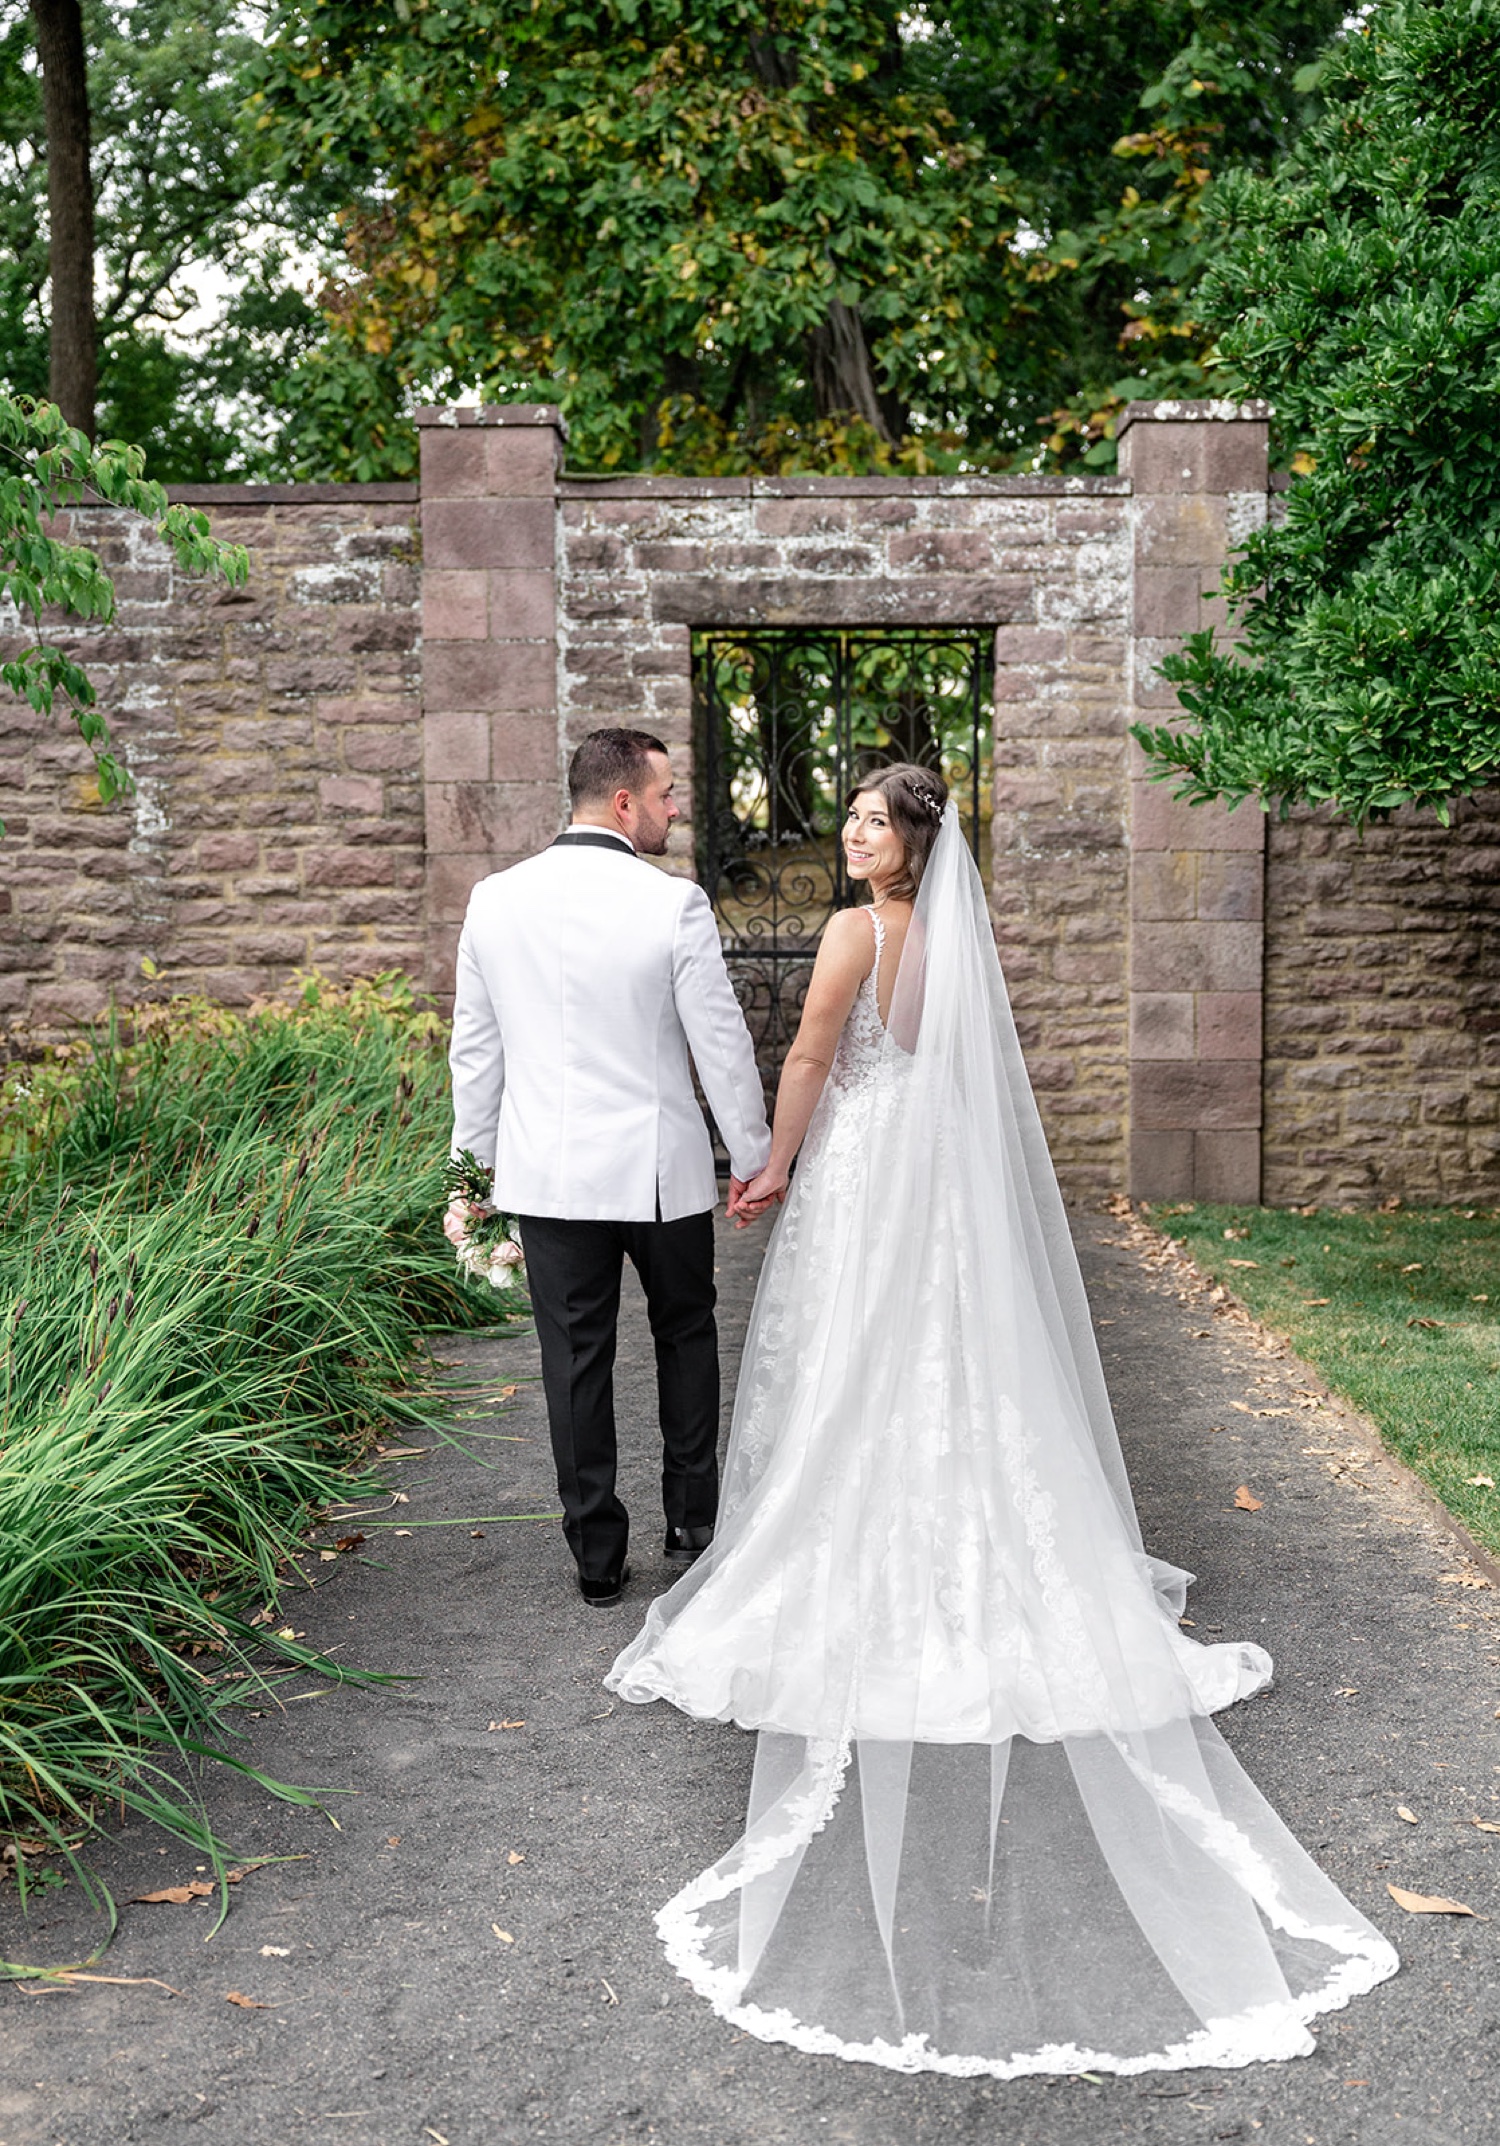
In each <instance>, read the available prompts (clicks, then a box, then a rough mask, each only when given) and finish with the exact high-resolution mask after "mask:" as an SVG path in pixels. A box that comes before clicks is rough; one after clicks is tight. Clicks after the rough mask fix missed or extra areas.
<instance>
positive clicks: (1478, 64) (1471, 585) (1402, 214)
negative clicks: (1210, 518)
mask: <svg viewBox="0 0 1500 2146" xmlns="http://www.w3.org/2000/svg"><path fill="white" fill-rule="evenodd" d="M1321 86H1322V90H1323V95H1324V99H1325V109H1324V111H1323V113H1322V114H1321V116H1320V117H1319V118H1318V119H1317V120H1316V122H1315V123H1314V124H1313V125H1312V127H1311V128H1310V129H1309V130H1308V132H1307V133H1306V134H1305V135H1304V136H1303V138H1302V140H1301V142H1300V144H1299V145H1298V147H1297V149H1296V150H1295V151H1294V152H1293V154H1292V156H1291V158H1290V160H1289V161H1288V162H1287V163H1286V164H1284V165H1283V166H1282V167H1281V168H1280V169H1279V170H1278V171H1277V173H1276V175H1275V176H1274V178H1271V179H1264V178H1257V177H1255V176H1253V175H1250V174H1246V173H1233V174H1229V175H1227V176H1226V177H1225V178H1224V179H1223V180H1222V181H1221V182H1220V184H1219V185H1218V187H1217V188H1216V190H1215V194H1214V197H1213V208H1212V214H1213V217H1214V219H1215V225H1216V231H1217V248H1218V250H1217V253H1216V257H1215V259H1214V262H1213V264H1212V266H1211V268H1210V270H1209V272H1208V275H1207V277H1206V279H1205V281H1204V285H1203V289H1202V292H1201V294H1200V303H1201V305H1202V308H1203V311H1204V314H1205V317H1206V318H1207V319H1209V320H1210V321H1212V322H1214V323H1216V324H1217V326H1218V329H1219V333H1220V341H1221V348H1222V352H1223V356H1224V359H1225V361H1226V366H1227V368H1228V370H1229V379H1228V382H1227V384H1228V386H1229V387H1230V388H1231V390H1232V391H1237V392H1239V393H1241V394H1246V395H1259V396H1265V397H1267V398H1269V400H1270V402H1271V403H1272V405H1273V407H1274V410H1275V433H1276V440H1277V445H1278V451H1279V454H1280V457H1281V459H1282V460H1283V462H1284V463H1286V464H1288V465H1289V466H1290V468H1291V470H1292V471H1293V472H1294V474H1295V482H1294V483H1293V485H1292V488H1291V490H1290V491H1289V493H1288V494H1287V498H1286V514H1285V519H1284V521H1283V522H1281V523H1280V524H1279V525H1278V526H1272V527H1270V528H1267V529H1265V530H1264V531H1261V532H1259V533H1258V534H1256V535H1255V536H1254V537H1252V538H1251V539H1250V541H1249V542H1248V543H1247V544H1246V546H1245V547H1244V549H1243V551H1242V552H1241V554H1240V555H1239V556H1238V557H1237V558H1236V559H1235V561H1234V562H1233V563H1232V564H1231V566H1230V568H1229V569H1228V570H1227V572H1226V576H1225V588H1226V593H1227V595H1228V597H1229V600H1230V604H1231V608H1232V611H1233V613H1234V614H1235V616H1236V619H1237V623H1238V626H1239V631H1240V636H1241V637H1240V640H1239V642H1238V645H1237V646H1234V647H1230V648H1224V647H1220V646H1218V645H1217V644H1216V642H1215V639H1214V637H1213V635H1211V634H1199V635H1195V636H1193V637H1191V639H1190V641H1189V643H1188V647H1187V652H1186V654H1184V655H1183V656H1180V657H1177V658H1174V659H1172V660H1170V661H1169V662H1168V663H1166V664H1164V665H1163V669H1164V671H1165V672H1166V674H1167V676H1168V677H1170V678H1171V679H1173V680H1174V682H1175V683H1176V684H1177V686H1178V692H1179V697H1180V698H1181V700H1182V702H1183V705H1184V707H1185V708H1186V709H1187V710H1188V712H1189V718H1190V720H1189V721H1188V723H1187V724H1186V726H1185V727H1183V728H1182V729H1180V730H1167V729H1157V730H1154V731H1153V730H1147V729H1144V728H1143V729H1141V730H1139V731H1138V732H1137V736H1138V737H1139V738H1140V741H1141V743H1142V744H1143V745H1144V746H1146V748H1147V749H1148V751H1150V752H1151V753H1152V754H1153V755H1154V757H1155V758H1156V760H1157V762H1158V764H1159V766H1160V768H1161V770H1162V771H1163V773H1166V774H1171V773H1175V774H1178V775H1180V776H1181V777H1183V778H1184V780H1183V782H1182V784H1181V787H1180V790H1179V793H1178V794H1179V795H1183V796H1186V797H1189V798H1191V799H1194V800H1198V799H1204V798H1210V797H1221V798H1224V799H1226V800H1228V801H1229V802H1231V803H1233V802H1235V801H1236V800H1238V799H1240V798H1244V797H1248V796H1252V795H1253V796H1257V797H1259V798H1260V800H1261V801H1262V803H1263V804H1264V805H1266V806H1267V807H1268V808H1269V807H1270V806H1272V805H1275V806H1277V807H1278V808H1279V809H1280V810H1281V811H1282V812H1285V811H1286V810H1287V809H1288V808H1289V807H1290V806H1291V805H1292V804H1293V803H1296V802H1305V803H1308V804H1320V803H1325V802H1326V803H1328V804H1331V805H1332V806H1333V807H1335V808H1336V809H1337V810H1338V811H1339V812H1341V813H1344V814H1347V815H1348V816H1349V817H1351V818H1353V819H1354V820H1356V821H1363V820H1365V819H1366V818H1367V817H1368V816H1369V815H1370V814H1371V813H1372V812H1385V811H1389V810H1390V809H1392V808H1394V807H1396V806H1398V805H1403V804H1413V805H1429V806H1432V807H1433V808H1435V809H1436V811H1437V812H1438V814H1439V815H1440V816H1441V817H1443V818H1445V819H1446V817H1447V814H1448V809H1449V803H1450V801H1451V800H1452V799H1454V798H1456V797H1461V796H1463V795H1464V794H1465V793H1467V792H1470V791H1473V790H1475V789H1478V788H1479V787H1481V786H1482V785H1483V784H1485V783H1487V782H1491V781H1493V780H1494V779H1495V778H1496V776H1497V774H1500V604H1497V592H1500V422H1497V419H1500V0H1465V4H1464V5H1462V6H1448V5H1443V4H1442V0H1384V4H1382V5H1379V6H1377V7H1376V8H1375V9H1373V10H1372V12H1371V13H1370V15H1369V16H1368V18H1367V19H1366V20H1365V21H1364V22H1363V24H1362V25H1361V26H1360V28H1359V29H1358V31H1357V32H1355V33H1354V34H1352V35H1350V36H1349V37H1348V38H1347V39H1346V40H1344V41H1343V42H1341V43H1340V44H1338V45H1337V46H1335V47H1334V49H1333V51H1332V52H1331V54H1330V57H1329V59H1328V61H1327V64H1326V68H1325V71H1324V75H1323V80H1322V85H1321Z"/></svg>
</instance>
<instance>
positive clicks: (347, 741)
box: [344, 722, 422, 775]
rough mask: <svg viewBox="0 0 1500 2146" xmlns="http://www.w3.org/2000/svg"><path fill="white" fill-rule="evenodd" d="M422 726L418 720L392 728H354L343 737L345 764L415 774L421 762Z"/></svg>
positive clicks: (377, 770)
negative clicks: (398, 727)
mask: <svg viewBox="0 0 1500 2146" xmlns="http://www.w3.org/2000/svg"><path fill="white" fill-rule="evenodd" d="M421 734H422V733H421V726H420V725H419V724H417V723H415V722H413V723H410V724H403V725H402V726H401V728H400V729H399V730H398V729H389V730H378V729H374V728H371V729H368V730H351V731H349V732H348V733H347V734H346V736H345V738H344V765H345V767H348V768H359V769H363V770H365V771H367V772H368V773H370V774H385V773H387V772H389V773H392V774H412V775H414V774H415V773H416V771H417V769H418V767H419V766H420V764H421V758H422V749H421Z"/></svg>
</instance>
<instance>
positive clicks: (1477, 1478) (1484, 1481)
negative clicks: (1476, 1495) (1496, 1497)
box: [1464, 1475, 1495, 1490]
mask: <svg viewBox="0 0 1500 2146" xmlns="http://www.w3.org/2000/svg"><path fill="white" fill-rule="evenodd" d="M1464 1481H1465V1482H1466V1483H1468V1484H1469V1485H1470V1486H1471V1487H1472V1488H1473V1489H1475V1490H1493V1489H1494V1487H1495V1478H1494V1477H1493V1476H1492V1475H1466V1476H1465V1477H1464Z"/></svg>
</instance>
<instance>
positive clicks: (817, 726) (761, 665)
mask: <svg viewBox="0 0 1500 2146" xmlns="http://www.w3.org/2000/svg"><path fill="white" fill-rule="evenodd" d="M992 645H993V644H992V632H991V630H990V629H988V628H972V629H970V628H960V629H955V630H945V631H932V630H922V629H901V630H889V631H882V630H879V629H876V628H871V629H867V630H853V629H841V628H821V629H803V628H778V629H765V630H738V629H725V630H723V631H719V632H708V633H701V634H698V635H697V636H695V640H694V650H693V657H694V662H693V670H694V697H695V704H696V707H695V712H696V730H697V753H696V756H695V775H696V796H695V799H694V822H695V829H696V843H697V867H698V876H699V881H700V884H701V885H702V886H703V887H704V889H705V890H706V891H707V893H708V895H709V898H710V900H711V901H712V902H713V904H714V908H715V910H716V912H717V914H718V918H719V929H720V932H721V934H722V937H723V942H724V954H725V959H726V960H727V962H728V964H729V971H730V975H731V976H732V978H733V979H734V984H735V990H736V993H737V995H738V997H739V1000H740V1003H741V1005H742V1006H743V1007H744V1009H745V1017H746V1020H747V1021H748V1023H749V1026H750V1032H751V1035H752V1036H753V1038H754V1039H755V1046H756V1056H757V1060H758V1062H759V1064H760V1067H761V1071H762V1074H763V1076H764V1078H765V1080H766V1082H767V1086H768V1088H770V1087H771V1086H772V1085H774V1082H775V1078H776V1075H777V1073H778V1072H779V1070H780V1066H781V1061H782V1059H783V1058H784V1056H785V1054H786V1049H787V1046H788V1044H789V1043H790V1041H791V1039H792V1037H793V1036H794V1035H795V1034H796V1030H797V1021H798V1018H799V1016H800V1013H801V1009H802V1002H803V999H804V998H805V996H806V992H807V985H808V979H809V978H810V976H811V974H812V965H813V960H814V957H815V956H816V953H817V949H818V941H819V939H820V938H821V936H822V933H823V928H824V926H825V925H826V923H827V922H828V919H829V917H830V916H831V915H832V914H833V912H834V910H835V909H840V908H844V907H846V906H847V905H848V903H849V902H850V901H851V900H852V899H853V890H852V889H851V887H850V885H849V882H848V878H847V875H846V873H845V870H844V855H843V849H842V847H841V845H840V842H839V828H840V826H841V823H842V820H843V815H844V809H845V800H846V798H847V795H848V791H849V787H850V785H851V783H852V782H853V780H854V779H855V776H856V774H857V773H858V771H859V770H860V769H861V768H862V767H864V766H866V765H868V764H870V763H872V762H876V761H895V760H913V761H916V762H918V763H920V764H921V765H923V766H927V767H934V768H938V769H940V770H941V772H942V774H943V776H944V779H945V780H946V781H947V783H948V786H949V789H950V791H951V793H952V795H953V796H954V798H955V800H956V802H957V803H958V806H959V809H960V811H961V812H962V813H963V815H964V819H965V822H966V825H967V828H968V833H969V839H970V842H971V844H972V845H973V849H974V853H975V856H976V857H977V858H979V859H980V860H981V864H982V863H983V861H984V860H983V849H984V845H985V843H986V842H987V840H988V829H989V781H988V775H989V755H990V713H991V700H992V696H993V655H992Z"/></svg>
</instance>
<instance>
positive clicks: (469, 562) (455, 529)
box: [422, 499, 554, 573]
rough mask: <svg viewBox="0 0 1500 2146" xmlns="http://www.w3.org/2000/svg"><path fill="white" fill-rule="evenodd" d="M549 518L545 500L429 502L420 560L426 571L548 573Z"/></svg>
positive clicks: (550, 549)
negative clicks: (458, 569)
mask: <svg viewBox="0 0 1500 2146" xmlns="http://www.w3.org/2000/svg"><path fill="white" fill-rule="evenodd" d="M553 514H554V510H553V506H552V502H551V501H550V500H548V499H453V500H442V499H437V500H432V501H429V502H428V503H426V504H425V505H424V507H423V510H422V553H423V559H424V561H425V563H426V565H427V566H429V567H484V568H486V569H487V570H489V569H493V570H497V571H501V572H506V573H516V572H548V571H550V570H551V568H552V566H553Z"/></svg>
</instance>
